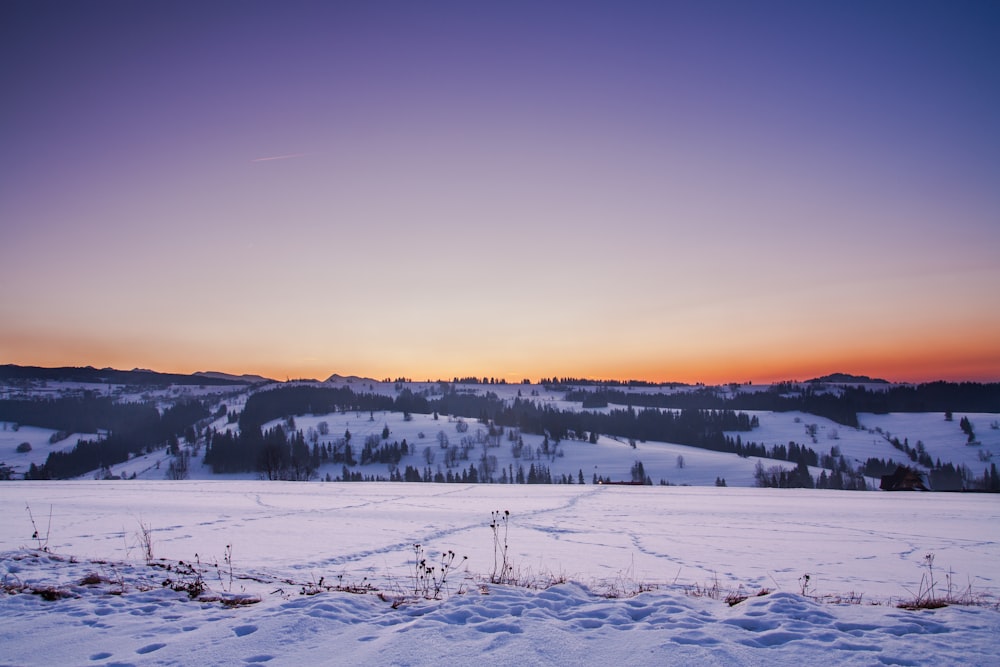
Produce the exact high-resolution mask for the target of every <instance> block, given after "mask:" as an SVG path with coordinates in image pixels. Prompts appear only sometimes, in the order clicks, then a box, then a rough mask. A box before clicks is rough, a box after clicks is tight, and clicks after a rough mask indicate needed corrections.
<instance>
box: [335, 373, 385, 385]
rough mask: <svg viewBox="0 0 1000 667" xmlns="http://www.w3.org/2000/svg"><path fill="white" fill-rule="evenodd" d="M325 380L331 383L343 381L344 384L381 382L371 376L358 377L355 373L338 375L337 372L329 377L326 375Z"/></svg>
mask: <svg viewBox="0 0 1000 667" xmlns="http://www.w3.org/2000/svg"><path fill="white" fill-rule="evenodd" d="M326 382H330V383H333V382H344V383H346V384H354V383H359V384H381V382H380V381H379V380H375V379H373V378H363V377H358V376H357V375H340V374H339V373H334V374H333V375H331V376H330V377H328V378H327V379H326Z"/></svg>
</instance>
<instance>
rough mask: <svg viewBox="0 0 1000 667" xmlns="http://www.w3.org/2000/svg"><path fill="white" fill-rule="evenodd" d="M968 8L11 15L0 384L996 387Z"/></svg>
mask: <svg viewBox="0 0 1000 667" xmlns="http://www.w3.org/2000/svg"><path fill="white" fill-rule="evenodd" d="M998 30H1000V8H998V6H997V5H995V4H990V3H950V4H943V3H934V2H895V1H888V2H880V3H839V2H838V3H833V2H829V3H810V4H808V5H803V4H802V3H797V2H776V3H743V2H728V1H723V2H719V3H710V4H704V3H662V4H656V3H653V4H649V3H625V4H623V5H621V6H619V5H615V6H611V5H610V4H608V5H605V4H602V3H546V4H545V5H544V6H539V5H538V4H537V3H521V2H513V3H505V4H504V5H503V6H485V5H478V4H465V3H457V4H456V3H443V2H442V3H437V2H432V3H426V4H420V5H419V6H417V5H413V4H412V3H402V2H401V3H394V2H389V3H376V4H373V3H358V4H351V3H329V4H322V3H321V4H313V3H299V2H289V3H281V4H278V3H270V2H257V1H253V0H252V1H249V2H225V1H220V2H213V3H208V4H205V3H196V2H187V1H181V2H159V1H152V2H143V3H128V2H125V3H119V2H101V3H75V2H51V3H48V2H9V3H4V4H3V5H2V6H0V56H2V58H3V62H5V63H9V64H10V66H8V67H5V68H3V70H2V71H0V83H2V85H3V86H4V90H5V91H7V95H6V98H7V100H8V104H7V108H6V109H5V112H4V116H3V120H2V121H0V145H3V146H4V151H3V155H2V156H0V246H2V248H3V251H2V261H0V284H2V285H3V287H2V288H0V312H2V313H3V314H4V315H3V317H2V318H0V363H13V364H21V365H36V366H46V367H52V366H78V365H79V366H87V365H89V366H94V367H114V368H121V369H130V368H149V369H153V370H157V371H161V372H181V373H191V372H195V371H222V372H228V373H233V374H244V373H249V374H260V375H264V376H267V377H273V378H274V379H279V380H284V379H285V378H295V377H315V378H317V379H320V380H322V379H324V378H325V377H327V376H328V375H329V374H331V373H340V374H343V375H359V376H367V377H374V378H382V377H409V378H413V379H414V380H424V379H448V378H452V377H456V376H457V377H464V376H466V375H477V376H488V377H496V378H498V379H501V378H502V379H504V380H506V381H507V382H518V381H520V380H521V379H522V378H528V379H532V380H537V379H538V378H541V377H552V376H558V377H565V376H572V377H588V378H595V379H609V380H610V379H621V380H624V379H638V380H646V381H651V382H683V383H688V384H694V383H698V382H703V383H706V384H719V383H731V382H754V383H769V382H775V381H781V380H794V379H800V380H805V379H809V378H812V377H817V376H822V375H825V374H828V373H834V372H845V373H853V374H857V375H867V376H870V377H879V378H884V379H886V380H889V381H894V382H929V381H936V380H947V381H966V380H967V381H976V382H996V381H1000V309H998V308H997V303H998V288H1000V257H998V255H997V249H998V248H1000V188H998V187H997V184H998V183H1000V123H998V121H997V113H996V110H997V109H998V108H1000V78H998V77H997V76H996V73H995V69H996V63H997V62H1000V41H998V40H996V38H995V37H996V34H997V31H998Z"/></svg>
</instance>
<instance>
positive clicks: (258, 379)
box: [193, 371, 276, 384]
mask: <svg viewBox="0 0 1000 667" xmlns="http://www.w3.org/2000/svg"><path fill="white" fill-rule="evenodd" d="M193 375H194V377H202V378H208V379H211V380H228V381H230V382H241V383H251V384H258V383H264V382H276V380H272V379H271V378H266V377H264V376H262V375H251V374H250V373H244V374H243V375H233V374H231V373H221V372H219V371H198V372H197V373H194V374H193Z"/></svg>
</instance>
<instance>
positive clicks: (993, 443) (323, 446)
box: [0, 374, 1000, 490]
mask: <svg viewBox="0 0 1000 667" xmlns="http://www.w3.org/2000/svg"><path fill="white" fill-rule="evenodd" d="M131 377H133V378H139V379H142V378H144V376H142V375H139V376H136V375H134V374H133V375H132V376H131ZM196 377H202V376H196ZM221 379H225V380H226V382H225V383H223V384H221V385H195V384H191V383H188V382H184V383H180V384H167V385H155V386H150V385H148V384H120V385H107V384H93V383H90V384H88V383H81V382H78V381H53V380H48V379H35V380H33V381H26V380H24V379H19V380H17V381H12V382H10V383H8V384H7V385H5V386H4V387H3V389H2V390H0V429H2V430H0V463H2V464H4V466H5V468H4V469H5V470H7V471H8V474H9V475H10V476H11V477H13V478H18V477H23V476H25V474H29V473H30V474H31V475H32V476H38V475H44V474H45V470H46V469H47V467H49V466H51V465H54V464H53V460H52V459H51V458H50V455H56V456H58V457H59V459H60V465H61V467H60V468H59V469H60V470H75V472H73V473H71V476H74V477H81V478H93V477H101V476H114V477H122V478H132V477H136V478H139V479H162V478H164V477H168V476H170V477H175V478H194V479H203V478H209V477H223V478H236V479H256V478H258V477H260V476H262V475H263V476H265V477H271V478H282V479H288V478H293V479H294V478H300V479H319V480H345V479H350V480H358V479H362V480H373V481H377V480H396V479H398V480H401V481H402V480H409V481H445V482H448V481H465V482H468V481H491V482H493V483H513V482H529V481H530V482H539V483H548V482H552V483H574V484H578V483H580V482H581V481H582V482H584V483H586V484H593V483H595V482H597V481H602V482H631V481H639V482H647V483H652V484H682V485H695V486H711V485H721V484H725V485H727V486H744V487H746V486H755V485H760V484H762V483H763V484H771V483H773V484H774V485H776V486H786V485H787V486H821V487H824V488H825V487H827V486H829V487H830V488H868V489H870V488H877V487H878V477H879V475H881V474H884V473H885V472H889V471H891V470H892V469H894V468H895V466H896V465H898V464H906V465H911V466H914V467H915V468H918V469H920V470H922V471H923V472H924V473H925V477H926V478H927V479H928V481H930V482H934V483H935V484H936V485H937V486H938V487H939V488H942V489H943V488H955V487H956V485H957V488H977V487H981V488H983V490H990V489H991V485H992V484H993V483H994V481H996V478H995V477H994V476H993V475H995V473H994V472H993V471H994V470H995V464H994V462H993V454H994V452H996V451H1000V423H998V419H1000V415H998V414H997V413H995V412H981V411H976V412H967V413H949V414H948V415H946V414H945V413H944V412H941V413H935V412H890V413H886V414H876V413H874V412H850V414H849V417H850V419H846V418H842V417H844V416H845V415H847V413H846V412H845V410H844V406H848V407H850V408H858V407H862V408H863V407H870V406H877V407H882V406H885V405H892V404H895V403H899V402H901V401H907V400H908V401H910V402H911V403H915V402H921V401H922V402H925V403H926V402H927V401H928V400H932V401H938V402H940V403H942V404H945V405H948V406H952V405H956V404H961V401H962V400H967V401H968V402H969V404H970V405H972V406H975V407H979V406H981V405H983V404H984V402H986V403H988V402H989V400H990V396H991V394H990V392H991V391H993V386H991V385H986V386H979V387H978V388H976V387H973V388H972V389H970V388H969V387H967V386H965V385H954V386H953V387H954V389H953V391H952V393H951V394H949V393H948V392H947V391H945V390H944V389H943V388H942V387H941V386H938V385H934V386H932V387H929V388H924V387H911V386H896V385H890V386H887V387H884V388H881V389H880V390H878V392H872V391H870V390H867V389H864V388H862V387H851V386H836V387H829V388H827V389H825V390H823V391H817V390H816V388H815V386H811V385H810V384H808V383H803V384H802V385H793V384H790V383H786V384H782V385H775V386H771V387H767V386H753V387H750V386H738V385H736V386H734V385H726V386H721V387H701V386H696V387H687V386H670V387H659V386H640V387H621V386H610V387H609V386H604V387H602V386H594V385H578V386H572V385H566V384H564V383H562V382H560V383H558V384H545V385H529V384H517V385H510V384H502V383H500V384H496V383H488V384H481V383H479V384H472V383H471V382H464V383H458V384H455V383H441V382H435V383H413V382H403V381H400V382H377V381H375V380H371V379H363V378H345V377H340V376H336V375H334V376H332V377H331V379H330V380H328V381H327V382H290V383H270V384H266V385H265V384H259V383H257V381H256V379H254V380H253V381H252V382H251V379H250V378H248V379H247V381H246V382H244V383H242V384H240V383H236V384H232V383H231V382H230V380H232V378H220V380H221ZM928 396H931V397H932V398H931V399H928V398H927V397H928ZM914 397H916V398H914ZM37 401H44V402H43V403H38V402H37ZM101 401H104V402H103V403H102V402H101ZM143 404H146V405H151V406H153V407H154V408H155V412H154V413H153V414H152V417H147V418H146V419H147V421H149V419H152V420H153V422H155V423H152V422H151V423H150V426H149V427H148V429H147V430H145V431H144V430H141V429H140V430H135V429H134V428H133V430H132V431H130V432H131V433H133V435H132V436H130V437H129V438H127V441H126V442H120V443H119V446H118V449H113V450H110V449H108V448H109V447H110V446H111V445H112V444H115V437H116V433H117V434H118V435H121V433H122V431H123V429H125V428H126V426H125V425H121V424H125V422H122V423H121V424H120V425H119V426H114V425H113V424H110V423H101V424H96V423H95V422H92V421H88V422H80V421H79V420H78V421H74V422H69V423H71V424H81V423H94V424H95V425H96V426H97V428H89V429H88V428H83V429H82V430H81V429H80V428H72V427H67V426H63V425H61V424H65V423H67V422H65V421H62V422H61V421H58V420H57V419H55V418H54V417H53V418H52V419H51V420H49V421H48V423H42V422H46V420H47V417H46V416H45V415H46V414H48V413H47V412H45V411H46V410H47V411H51V412H56V411H58V410H65V409H68V408H67V407H66V406H69V407H72V409H73V410H76V411H79V410H84V411H85V412H86V411H88V410H90V411H91V412H92V411H93V410H96V409H97V408H98V407H100V408H101V410H104V411H111V412H110V413H109V414H113V411H114V410H116V409H117V408H114V406H115V405H122V406H127V405H143ZM767 405H772V406H773V407H775V408H781V409H771V410H766V409H743V408H741V407H739V406H767ZM87 406H94V407H91V408H88V407H87ZM585 406H586V407H585ZM796 407H798V408H799V409H794V408H796ZM28 408H31V410H30V411H29V410H28ZM43 408H44V409H43ZM805 408H815V409H816V412H809V411H807V410H806V409H805ZM40 409H43V410H42V412H43V415H42V417H41V418H39V417H38V416H37V415H38V411H39V410H40ZM19 411H20V412H19ZM132 411H133V412H134V409H132ZM817 412H818V413H820V414H817ZM823 413H826V414H823ZM19 414H20V415H28V414H31V415H35V417H33V418H29V419H24V418H15V417H16V416H17V415H19ZM128 414H131V412H130V413H128ZM156 414H159V417H156ZM830 415H832V416H830ZM946 416H949V417H951V419H950V420H948V419H946ZM111 418H112V417H109V419H111ZM125 418H126V417H118V419H119V420H121V419H125ZM129 419H133V421H134V418H129ZM31 421H34V422H35V423H34V424H32V423H31ZM844 421H851V422H852V423H854V424H855V425H853V426H851V425H845V424H844V423H843V422H844ZM727 424H732V425H730V426H727ZM735 424H739V425H740V426H739V428H735V427H734V426H733V425H735ZM133 426H134V424H133ZM15 428H16V429H17V430H15ZM128 428H132V427H128ZM968 429H971V431H972V433H973V437H971V438H970V436H969V433H968ZM143 433H148V434H149V435H145V436H144V435H143ZM109 438H110V440H109ZM144 438H145V440H146V441H144ZM266 438H271V439H272V441H271V445H267V444H266V442H265V440H266ZM81 442H83V443H93V444H91V445H88V447H89V448H90V450H92V451H93V453H92V454H88V456H90V457H100V458H90V459H88V458H85V457H84V456H83V454H82V453H81V452H80V451H74V450H77V449H78V448H79V443H81ZM107 442H110V444H101V443H107ZM25 443H27V446H25ZM296 443H297V444H296ZM268 446H270V447H272V450H273V451H272V454H273V455H272V456H271V459H272V460H271V463H270V464H268V463H266V462H263V463H262V459H261V457H262V456H263V455H264V454H263V453H264V452H265V450H266V447H268ZM275 447H276V448H277V449H274V448H275ZM19 448H20V449H21V450H25V449H27V451H18V450H19ZM90 450H89V451H90ZM348 450H349V452H348ZM101 451H106V452H110V453H108V454H106V455H102V454H101V453H100V452H101ZM74 460H78V461H79V463H75V464H74V463H73V461H74ZM87 460H92V461H94V463H93V464H90V465H88V464H87V463H86V461H87ZM47 463H48V464H49V466H47V465H46V464H47ZM67 466H69V467H67ZM73 466H75V467H73ZM262 466H263V467H262ZM53 470H55V468H53ZM762 473H767V474H766V475H763V476H762ZM935 484H932V486H934V485H935Z"/></svg>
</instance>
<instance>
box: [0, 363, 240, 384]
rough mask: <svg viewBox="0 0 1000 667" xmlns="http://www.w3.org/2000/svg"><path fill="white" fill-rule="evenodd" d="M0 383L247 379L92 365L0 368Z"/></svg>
mask: <svg viewBox="0 0 1000 667" xmlns="http://www.w3.org/2000/svg"><path fill="white" fill-rule="evenodd" d="M0 380H45V381H47V382H82V383H86V384H124V385H156V386H166V385H171V384H183V385H203V384H212V385H220V384H221V385H225V384H234V385H235V384H246V383H247V382H248V380H241V379H229V378H224V377H208V376H203V375H181V374H178V373H157V372H156V371H150V370H143V369H133V370H130V371H121V370H117V369H114V368H94V367H93V366H84V367H76V366H63V367H59V368H43V367H41V366H17V365H15V364H6V365H3V366H0Z"/></svg>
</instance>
